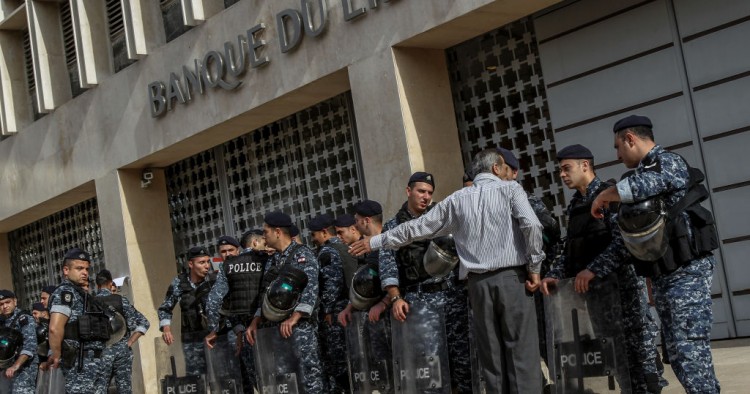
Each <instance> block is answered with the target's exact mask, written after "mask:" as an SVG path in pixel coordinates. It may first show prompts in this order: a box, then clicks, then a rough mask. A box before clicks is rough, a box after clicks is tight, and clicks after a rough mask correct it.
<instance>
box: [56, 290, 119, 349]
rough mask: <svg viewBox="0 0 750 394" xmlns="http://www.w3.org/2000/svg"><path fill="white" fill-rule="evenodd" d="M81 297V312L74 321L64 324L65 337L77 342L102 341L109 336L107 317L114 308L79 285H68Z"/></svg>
mask: <svg viewBox="0 0 750 394" xmlns="http://www.w3.org/2000/svg"><path fill="white" fill-rule="evenodd" d="M70 287H71V288H72V289H73V290H74V291H76V292H77V293H78V294H79V295H80V296H81V298H83V306H84V307H83V314H82V315H80V316H78V319H77V320H75V321H70V320H68V322H67V323H66V324H65V334H64V336H65V339H72V340H74V341H79V342H104V341H107V340H109V338H110V325H109V317H110V315H112V313H113V311H114V308H111V307H110V306H109V305H108V304H105V303H104V302H101V301H100V300H99V298H98V297H95V296H93V295H91V294H88V293H87V292H85V291H83V289H82V288H80V287H79V286H75V285H72V286H70Z"/></svg>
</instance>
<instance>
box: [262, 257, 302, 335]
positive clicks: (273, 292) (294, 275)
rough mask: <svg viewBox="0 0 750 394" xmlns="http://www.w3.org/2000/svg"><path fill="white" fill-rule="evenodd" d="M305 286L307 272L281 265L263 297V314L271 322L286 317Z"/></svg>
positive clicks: (290, 312)
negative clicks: (277, 274)
mask: <svg viewBox="0 0 750 394" xmlns="http://www.w3.org/2000/svg"><path fill="white" fill-rule="evenodd" d="M306 286H307V274H305V271H302V270H301V269H299V268H294V267H292V266H290V265H284V266H282V268H281V270H280V272H279V276H277V277H276V279H274V280H273V281H272V282H271V284H270V285H269V286H268V290H266V294H265V296H264V297H263V304H262V305H261V311H262V312H263V316H264V317H265V318H266V319H268V320H270V321H273V322H278V321H282V320H284V319H286V318H287V317H289V315H291V314H292V312H294V308H296V307H297V304H298V303H299V299H300V296H301V295H302V290H303V289H304V288H305V287H306Z"/></svg>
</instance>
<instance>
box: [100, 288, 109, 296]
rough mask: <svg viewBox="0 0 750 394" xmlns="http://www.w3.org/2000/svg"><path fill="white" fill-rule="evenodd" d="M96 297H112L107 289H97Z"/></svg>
mask: <svg viewBox="0 0 750 394" xmlns="http://www.w3.org/2000/svg"><path fill="white" fill-rule="evenodd" d="M96 295H98V296H108V295H112V291H110V290H109V289H98V290H97V291H96Z"/></svg>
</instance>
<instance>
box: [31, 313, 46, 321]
mask: <svg viewBox="0 0 750 394" xmlns="http://www.w3.org/2000/svg"><path fill="white" fill-rule="evenodd" d="M31 316H34V321H36V322H37V323H39V319H49V313H48V312H47V311H32V312H31Z"/></svg>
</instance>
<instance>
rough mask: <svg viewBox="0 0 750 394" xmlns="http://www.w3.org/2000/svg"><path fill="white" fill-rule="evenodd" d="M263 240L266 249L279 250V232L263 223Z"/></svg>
mask: <svg viewBox="0 0 750 394" xmlns="http://www.w3.org/2000/svg"><path fill="white" fill-rule="evenodd" d="M263 239H264V240H265V241H266V245H267V246H268V247H270V248H273V249H280V248H279V246H280V245H279V243H280V241H279V240H280V239H281V230H280V229H278V228H274V227H270V226H269V225H267V224H265V223H263Z"/></svg>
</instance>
